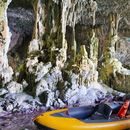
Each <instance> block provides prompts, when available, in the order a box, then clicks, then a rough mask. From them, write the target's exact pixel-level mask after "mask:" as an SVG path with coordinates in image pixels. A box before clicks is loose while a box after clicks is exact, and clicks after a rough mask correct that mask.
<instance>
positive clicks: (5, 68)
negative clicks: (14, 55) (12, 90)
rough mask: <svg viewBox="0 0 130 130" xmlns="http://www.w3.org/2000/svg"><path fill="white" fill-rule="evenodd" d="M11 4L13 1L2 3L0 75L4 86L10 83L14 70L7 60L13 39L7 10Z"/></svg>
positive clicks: (0, 15)
mask: <svg viewBox="0 0 130 130" xmlns="http://www.w3.org/2000/svg"><path fill="white" fill-rule="evenodd" d="M10 2H11V0H7V1H4V0H2V1H0V75H1V77H2V79H3V83H4V84H5V83H7V82H9V81H10V80H11V79H12V75H13V70H12V68H11V67H10V66H9V65H8V58H7V52H8V49H9V44H10V38H11V33H10V31H9V27H8V20H7V8H8V5H9V4H10Z"/></svg>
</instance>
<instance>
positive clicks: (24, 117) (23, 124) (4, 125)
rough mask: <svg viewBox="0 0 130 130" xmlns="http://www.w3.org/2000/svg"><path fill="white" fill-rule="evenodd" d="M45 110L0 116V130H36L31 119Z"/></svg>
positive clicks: (2, 114)
mask: <svg viewBox="0 0 130 130" xmlns="http://www.w3.org/2000/svg"><path fill="white" fill-rule="evenodd" d="M44 111H45V110H40V111H33V112H30V111H26V112H23V113H21V112H15V113H7V112H5V113H1V114H0V130H38V129H37V127H36V126H35V124H34V123H33V121H32V119H33V118H34V117H36V116H37V115H39V114H41V113H42V112H44Z"/></svg>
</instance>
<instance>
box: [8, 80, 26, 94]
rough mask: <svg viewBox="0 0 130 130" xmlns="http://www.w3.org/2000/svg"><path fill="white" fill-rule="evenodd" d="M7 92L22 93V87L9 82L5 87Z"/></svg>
mask: <svg viewBox="0 0 130 130" xmlns="http://www.w3.org/2000/svg"><path fill="white" fill-rule="evenodd" d="M6 88H7V90H8V92H9V93H22V92H23V89H24V87H23V85H22V84H19V83H17V82H15V81H12V82H10V83H9V84H8V85H7V86H6Z"/></svg>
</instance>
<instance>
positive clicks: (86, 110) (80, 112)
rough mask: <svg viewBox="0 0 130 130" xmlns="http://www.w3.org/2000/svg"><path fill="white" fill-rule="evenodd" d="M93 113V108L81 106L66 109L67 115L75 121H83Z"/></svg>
mask: <svg viewBox="0 0 130 130" xmlns="http://www.w3.org/2000/svg"><path fill="white" fill-rule="evenodd" d="M93 113H94V107H93V106H83V107H75V108H69V109H68V115H69V116H70V117H73V118H77V119H85V118H87V117H89V116H91V115H92V114H93Z"/></svg>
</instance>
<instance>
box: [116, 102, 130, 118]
mask: <svg viewBox="0 0 130 130" xmlns="http://www.w3.org/2000/svg"><path fill="white" fill-rule="evenodd" d="M129 105H130V100H126V101H125V102H124V104H123V105H122V107H121V108H120V110H119V112H118V114H117V116H118V117H120V118H124V117H126V113H127V111H128V108H129Z"/></svg>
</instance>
